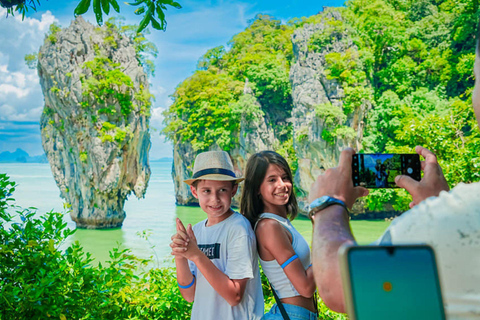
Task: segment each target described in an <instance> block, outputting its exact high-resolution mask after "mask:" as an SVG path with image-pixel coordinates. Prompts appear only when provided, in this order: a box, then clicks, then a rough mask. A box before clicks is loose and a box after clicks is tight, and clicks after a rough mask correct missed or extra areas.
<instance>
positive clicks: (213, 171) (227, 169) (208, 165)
mask: <svg viewBox="0 0 480 320" xmlns="http://www.w3.org/2000/svg"><path fill="white" fill-rule="evenodd" d="M197 180H217V181H235V183H239V182H241V181H243V180H244V178H242V177H237V176H236V175H235V172H234V171H233V164H232V160H230V156H229V155H228V153H227V152H225V151H207V152H202V153H200V154H199V155H197V157H196V158H195V164H194V165H193V176H192V178H191V179H187V180H184V182H185V183H186V184H188V185H192V183H193V182H195V181H197Z"/></svg>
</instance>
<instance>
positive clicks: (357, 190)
mask: <svg viewBox="0 0 480 320" xmlns="http://www.w3.org/2000/svg"><path fill="white" fill-rule="evenodd" d="M368 193H369V191H368V189H367V188H364V187H354V188H353V197H354V199H353V201H355V200H357V199H358V198H361V197H365V196H368ZM352 205H353V203H352Z"/></svg>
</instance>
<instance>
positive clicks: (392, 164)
mask: <svg viewBox="0 0 480 320" xmlns="http://www.w3.org/2000/svg"><path fill="white" fill-rule="evenodd" d="M420 172H421V167H420V157H419V156H418V154H392V153H357V154H354V155H353V158H352V180H353V186H354V187H357V186H361V187H365V188H397V185H396V184H395V177H396V176H398V175H407V176H410V177H412V178H413V179H415V180H417V181H420V178H421V173H420Z"/></svg>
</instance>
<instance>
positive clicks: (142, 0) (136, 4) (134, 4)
mask: <svg viewBox="0 0 480 320" xmlns="http://www.w3.org/2000/svg"><path fill="white" fill-rule="evenodd" d="M144 2H145V0H138V1H137V2H133V3H128V2H125V4H128V5H130V6H138V5H140V4H142V3H144Z"/></svg>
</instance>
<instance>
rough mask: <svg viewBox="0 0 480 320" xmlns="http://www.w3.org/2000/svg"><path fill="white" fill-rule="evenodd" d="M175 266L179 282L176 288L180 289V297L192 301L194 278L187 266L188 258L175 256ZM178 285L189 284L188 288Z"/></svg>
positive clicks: (193, 297) (184, 285)
mask: <svg viewBox="0 0 480 320" xmlns="http://www.w3.org/2000/svg"><path fill="white" fill-rule="evenodd" d="M175 267H176V270H177V282H178V284H179V287H178V289H179V290H180V293H181V294H182V297H183V298H184V299H185V300H187V301H188V302H193V300H194V299H195V286H196V283H195V281H196V280H195V279H194V277H193V274H192V272H191V271H190V268H189V267H188V260H187V259H186V258H183V257H179V256H177V257H175ZM192 283H193V284H192ZM180 286H183V287H186V286H189V288H186V289H183V288H181V287H180Z"/></svg>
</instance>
